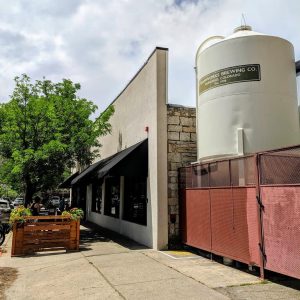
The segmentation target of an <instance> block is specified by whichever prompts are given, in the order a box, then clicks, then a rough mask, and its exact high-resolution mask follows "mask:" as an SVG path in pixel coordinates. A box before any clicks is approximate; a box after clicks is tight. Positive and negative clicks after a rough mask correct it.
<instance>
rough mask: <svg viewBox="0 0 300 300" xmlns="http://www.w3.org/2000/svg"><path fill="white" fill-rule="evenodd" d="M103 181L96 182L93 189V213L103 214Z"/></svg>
mask: <svg viewBox="0 0 300 300" xmlns="http://www.w3.org/2000/svg"><path fill="white" fill-rule="evenodd" d="M101 209H102V181H94V182H93V187H92V211H93V212H96V213H99V214H101Z"/></svg>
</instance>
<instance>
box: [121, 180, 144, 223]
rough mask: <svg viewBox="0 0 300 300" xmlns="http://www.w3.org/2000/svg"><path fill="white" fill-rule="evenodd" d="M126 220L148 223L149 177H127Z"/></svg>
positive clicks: (125, 187)
mask: <svg viewBox="0 0 300 300" xmlns="http://www.w3.org/2000/svg"><path fill="white" fill-rule="evenodd" d="M124 220H127V221H130V222H133V223H137V224H141V225H147V178H136V177H125V186H124Z"/></svg>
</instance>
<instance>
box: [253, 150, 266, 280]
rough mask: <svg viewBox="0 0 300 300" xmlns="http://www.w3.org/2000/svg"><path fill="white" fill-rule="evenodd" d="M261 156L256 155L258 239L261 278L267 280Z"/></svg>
mask: <svg viewBox="0 0 300 300" xmlns="http://www.w3.org/2000/svg"><path fill="white" fill-rule="evenodd" d="M259 160H260V156H259V154H256V155H255V170H256V172H255V173H256V199H257V203H256V204H257V220H258V238H259V244H258V245H257V246H258V248H259V249H258V251H259V254H260V255H259V257H260V278H261V279H264V278H265V270H264V267H265V254H264V236H263V215H262V213H263V211H262V207H261V205H260V204H259V201H258V200H259V199H261V191H260V161H259Z"/></svg>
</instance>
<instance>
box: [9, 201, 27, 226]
mask: <svg viewBox="0 0 300 300" xmlns="http://www.w3.org/2000/svg"><path fill="white" fill-rule="evenodd" d="M31 215H32V213H31V210H30V209H29V208H25V207H24V206H23V205H20V206H18V207H17V208H14V209H13V210H12V211H11V213H10V217H9V222H10V223H11V224H13V223H15V222H17V223H24V222H25V218H24V217H26V216H31Z"/></svg>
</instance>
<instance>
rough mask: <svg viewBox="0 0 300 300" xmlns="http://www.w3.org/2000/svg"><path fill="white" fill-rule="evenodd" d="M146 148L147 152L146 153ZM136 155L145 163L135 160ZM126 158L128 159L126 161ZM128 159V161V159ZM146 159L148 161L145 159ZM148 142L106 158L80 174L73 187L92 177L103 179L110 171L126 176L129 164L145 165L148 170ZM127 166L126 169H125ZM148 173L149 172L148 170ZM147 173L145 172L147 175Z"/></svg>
mask: <svg viewBox="0 0 300 300" xmlns="http://www.w3.org/2000/svg"><path fill="white" fill-rule="evenodd" d="M145 148H147V149H146V151H145ZM141 151H142V153H144V155H143V157H142V156H141V154H140V153H141ZM135 154H137V155H138V157H136V158H141V159H142V160H143V161H142V162H139V161H140V159H134V157H135ZM125 158H126V159H125ZM127 158H128V159H127ZM144 158H146V159H144ZM147 158H148V140H147V139H146V140H143V141H141V142H139V143H137V144H135V145H133V146H131V147H129V148H127V149H124V150H122V151H120V152H118V153H116V154H114V155H112V156H110V157H108V158H105V159H103V160H100V161H98V162H96V163H94V164H93V165H91V166H89V167H88V168H86V169H85V170H84V171H83V172H82V173H80V174H79V175H78V176H77V177H75V178H74V179H73V180H72V182H71V185H74V184H78V183H79V182H80V181H82V180H83V179H87V178H89V177H91V176H95V177H97V178H102V177H104V176H105V175H107V174H108V173H109V172H110V171H112V173H113V174H114V175H125V174H127V173H128V172H129V169H131V170H132V169H133V168H129V167H128V164H135V165H136V164H137V163H138V164H139V165H140V166H142V165H143V170H144V169H145V166H146V168H147V166H148V159H147ZM125 166H126V167H125ZM132 166H133V165H132ZM147 171H148V170H147ZM147 171H146V172H145V171H144V172H143V173H146V176H147ZM137 173H140V172H137Z"/></svg>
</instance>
